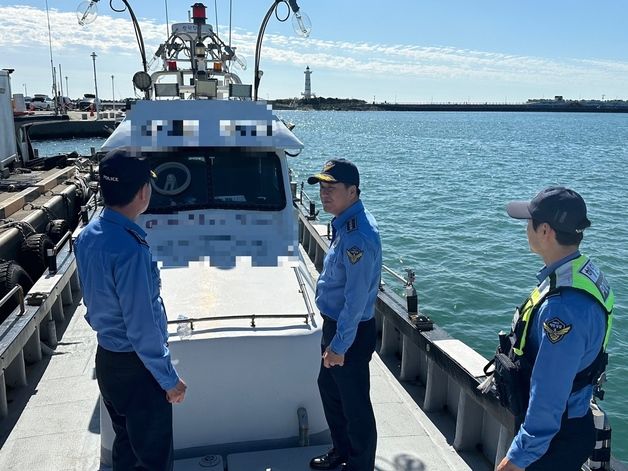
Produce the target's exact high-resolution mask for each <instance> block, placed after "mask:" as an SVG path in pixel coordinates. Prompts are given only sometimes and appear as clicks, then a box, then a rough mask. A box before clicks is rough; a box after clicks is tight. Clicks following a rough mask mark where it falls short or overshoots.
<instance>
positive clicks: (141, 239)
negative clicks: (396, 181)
mask: <svg viewBox="0 0 628 471" xmlns="http://www.w3.org/2000/svg"><path fill="white" fill-rule="evenodd" d="M125 229H126V231H127V232H128V233H129V234H131V235H132V236H133V237H134V238H135V239H136V240H137V241H138V242H139V243H140V245H145V246H146V247H149V245H148V242H146V239H144V238H143V237H142V236H141V235H140V234H139V232H137V231H134V230H133V229H129V228H128V227H127V228H125Z"/></svg>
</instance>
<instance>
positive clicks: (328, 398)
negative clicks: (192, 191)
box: [318, 317, 377, 471]
mask: <svg viewBox="0 0 628 471" xmlns="http://www.w3.org/2000/svg"><path fill="white" fill-rule="evenodd" d="M323 319H324V322H323V345H322V351H323V352H324V351H325V348H326V347H327V346H328V345H329V344H330V343H331V341H332V339H333V338H334V335H335V334H336V322H335V321H333V320H331V319H329V318H327V317H324V318H323ZM376 339H377V326H376V324H375V319H371V320H368V321H365V322H361V323H360V324H359V327H358V331H357V334H356V337H355V340H354V342H353V344H352V345H351V347H350V348H349V350H348V351H347V353H346V354H345V361H344V366H333V367H331V368H325V367H324V366H323V362H322V361H321V368H320V373H319V375H318V389H319V391H320V394H321V399H322V401H323V409H324V411H325V418H326V419H327V424H328V425H329V430H330V432H331V437H332V441H333V443H334V448H335V450H336V453H337V454H338V455H339V456H342V457H346V458H347V471H373V469H374V468H375V450H376V448H377V429H376V426H375V416H374V414H373V406H372V404H371V398H370V375H369V361H370V360H371V356H372V355H373V352H374V351H375V342H376Z"/></svg>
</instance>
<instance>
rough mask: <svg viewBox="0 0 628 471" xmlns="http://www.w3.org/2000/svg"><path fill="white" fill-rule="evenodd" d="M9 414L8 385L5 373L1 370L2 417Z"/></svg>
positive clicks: (0, 404)
mask: <svg viewBox="0 0 628 471" xmlns="http://www.w3.org/2000/svg"><path fill="white" fill-rule="evenodd" d="M7 415H9V404H8V403H7V385H6V383H5V382H4V373H3V372H0V419H4V418H5V417H6V416H7Z"/></svg>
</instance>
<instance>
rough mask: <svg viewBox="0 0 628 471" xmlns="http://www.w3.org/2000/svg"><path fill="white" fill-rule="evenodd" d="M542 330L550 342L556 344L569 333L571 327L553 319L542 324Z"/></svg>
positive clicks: (556, 318)
mask: <svg viewBox="0 0 628 471" xmlns="http://www.w3.org/2000/svg"><path fill="white" fill-rule="evenodd" d="M543 330H544V331H545V333H546V334H547V338H548V339H549V340H550V342H552V343H556V342H558V341H560V340H561V339H562V338H563V337H564V336H565V335H567V334H568V333H569V332H570V331H571V326H570V325H567V324H565V323H564V322H563V321H561V320H560V319H559V318H558V317H554V318H553V319H551V320H549V321H546V322H543Z"/></svg>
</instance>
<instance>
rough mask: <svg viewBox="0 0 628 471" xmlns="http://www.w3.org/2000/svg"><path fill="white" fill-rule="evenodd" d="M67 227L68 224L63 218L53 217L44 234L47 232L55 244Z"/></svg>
mask: <svg viewBox="0 0 628 471" xmlns="http://www.w3.org/2000/svg"><path fill="white" fill-rule="evenodd" d="M69 229H70V226H68V223H67V222H66V221H65V219H53V220H52V221H50V222H49V223H48V226H47V227H46V234H48V237H50V240H52V242H53V244H57V243H58V242H59V241H60V240H61V239H62V238H63V236H64V235H65V234H66V233H67V232H68V230H69Z"/></svg>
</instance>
